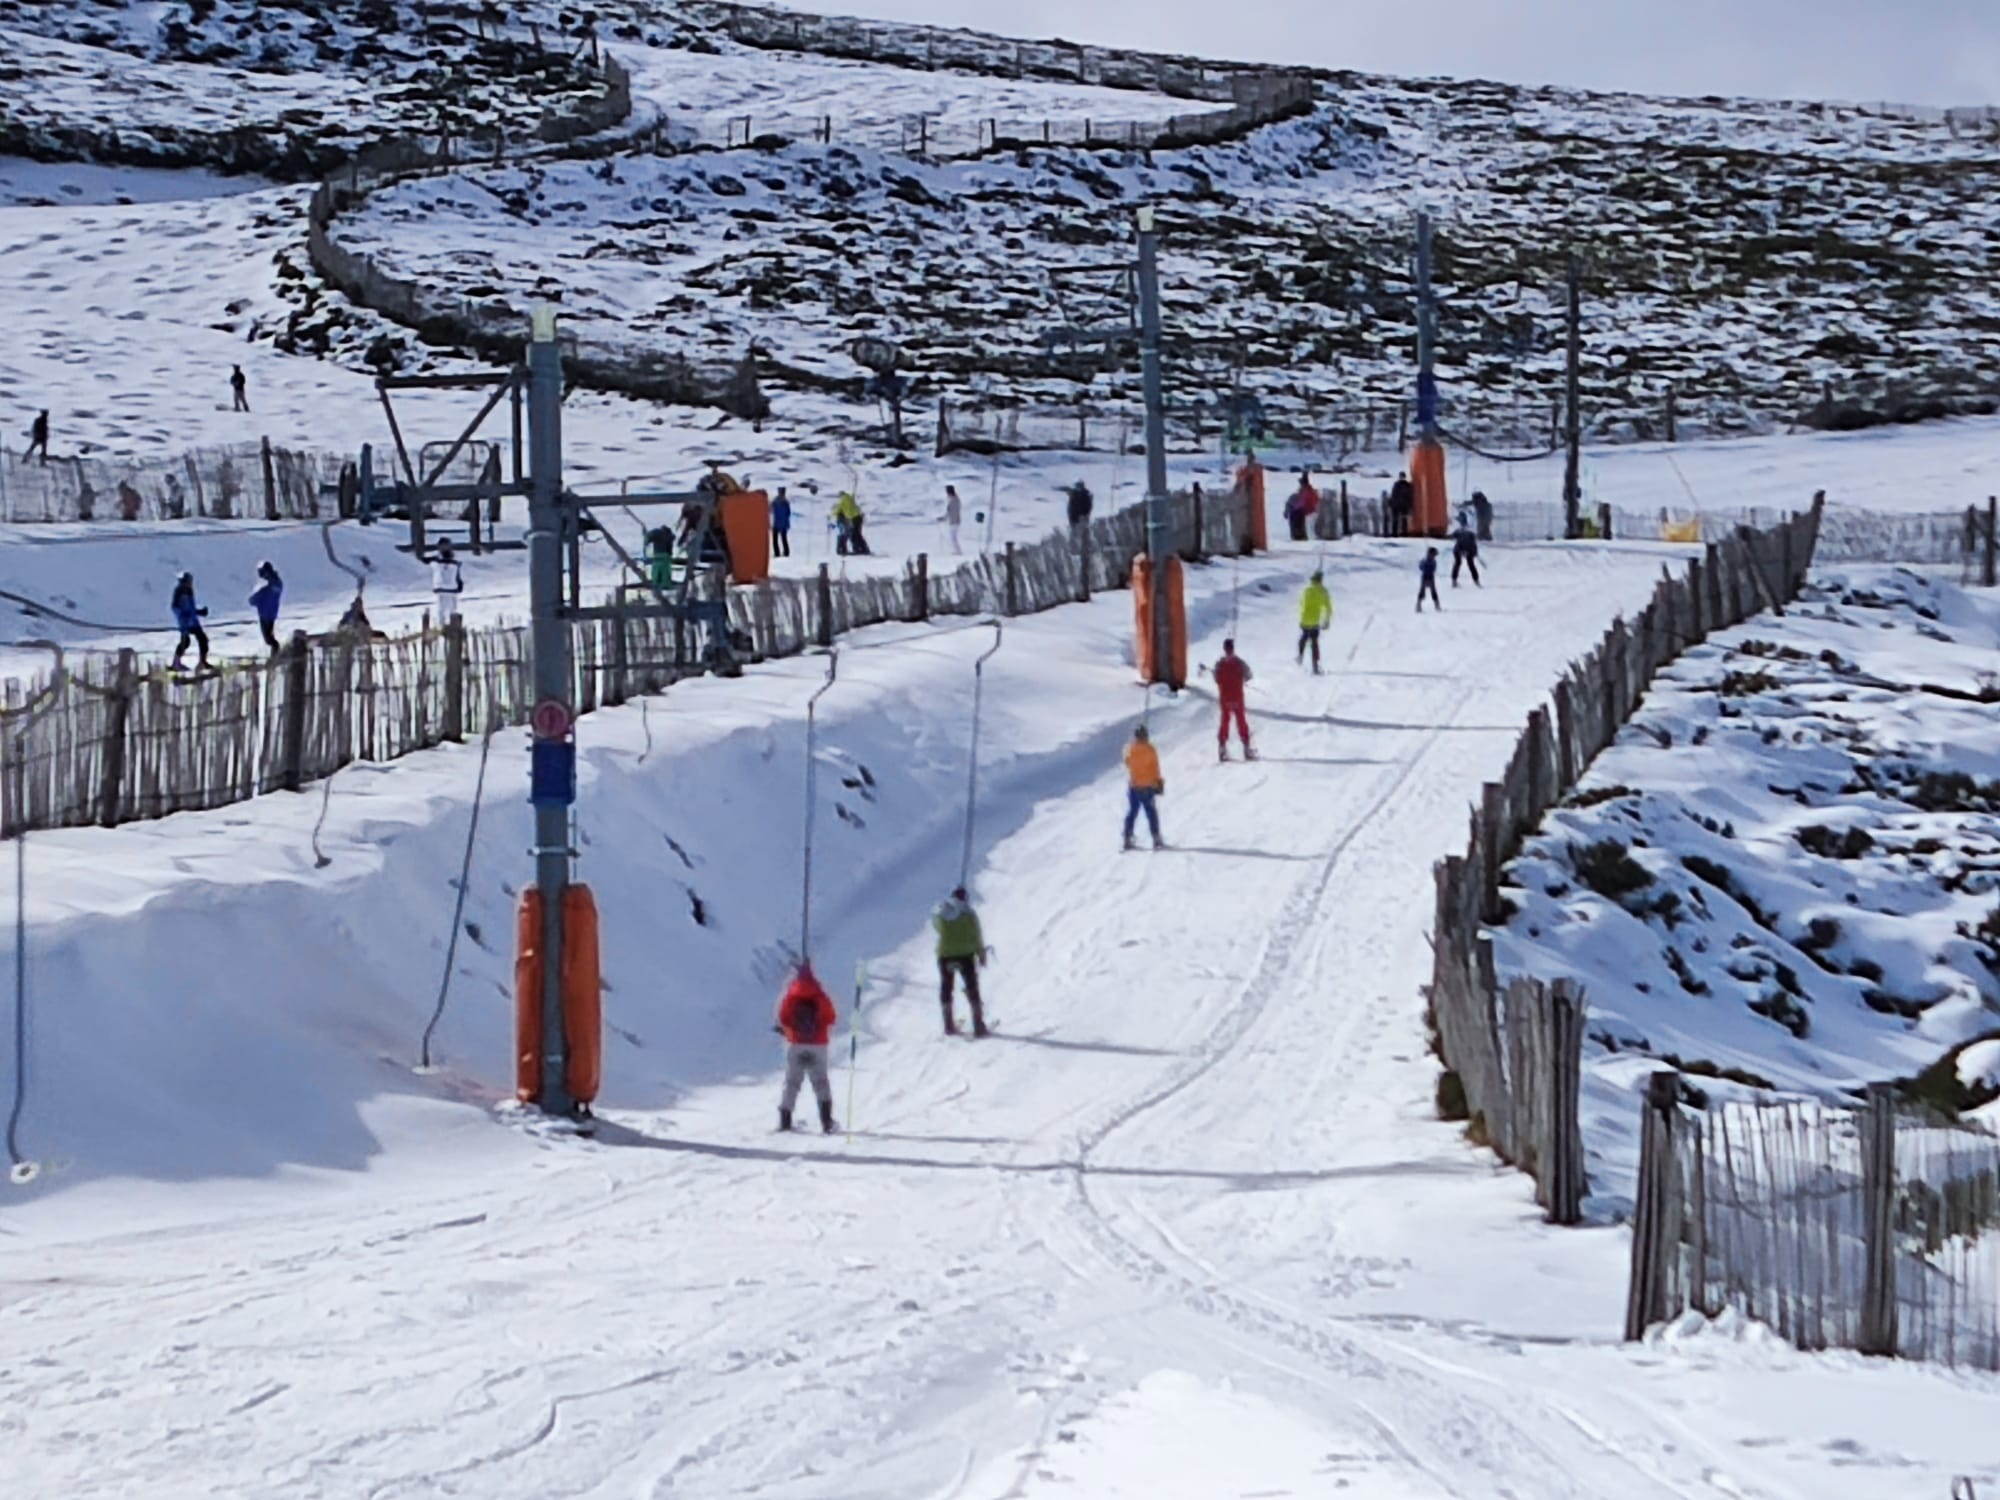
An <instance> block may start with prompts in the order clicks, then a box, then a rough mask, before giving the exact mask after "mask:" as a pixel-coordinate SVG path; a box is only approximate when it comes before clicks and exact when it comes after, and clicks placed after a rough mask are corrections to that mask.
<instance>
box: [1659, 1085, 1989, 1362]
mask: <svg viewBox="0 0 2000 1500" xmlns="http://www.w3.org/2000/svg"><path fill="white" fill-rule="evenodd" d="M1682 1101H1683V1085H1682V1081H1681V1079H1680V1078H1679V1076H1678V1075H1677V1074H1675V1073H1672V1072H1666V1071H1662V1072H1660V1073H1656V1074H1655V1075H1654V1076H1653V1078H1652V1079H1651V1080H1650V1081H1649V1086H1648V1089H1647V1096H1646V1103H1645V1106H1644V1109H1645V1114H1644V1116H1643V1128H1642V1131H1641V1136H1640V1164H1639V1188H1638V1213H1637V1216H1636V1220H1635V1224H1634V1233H1633V1238H1632V1262H1631V1280H1630V1285H1629V1293H1628V1297H1627V1303H1626V1317H1625V1336H1626V1337H1627V1338H1628V1339H1638V1338H1642V1337H1644V1335H1645V1333H1646V1331H1647V1330H1648V1329H1649V1328H1652V1327H1654V1326H1656V1325H1658V1324H1660V1323H1664V1322H1667V1321H1670V1320H1672V1319H1674V1318H1676V1317H1679V1316H1680V1315H1681V1314H1682V1313H1684V1312H1686V1311H1688V1310H1689V1309H1693V1310H1695V1311H1698V1312H1700V1313H1702V1314H1704V1315H1705V1316H1711V1317H1712V1316H1714V1315H1716V1314H1718V1313H1720V1312H1722V1311H1723V1310H1724V1309H1726V1308H1735V1309H1737V1310H1738V1311H1740V1312H1742V1313H1743V1314H1745V1315H1746V1316H1748V1317H1752V1318H1756V1319H1758V1320H1760V1321H1762V1322H1764V1323H1766V1324H1768V1325H1770V1326H1771V1327H1772V1328H1774V1329H1776V1330H1777V1332H1778V1333H1779V1335H1780V1336H1782V1337H1783V1338H1786V1339H1788V1340H1790V1341H1791V1342H1792V1344H1794V1345H1795V1346H1796V1347H1798V1348H1800V1349H1804V1350H1809V1351H1813V1350H1821V1349H1856V1350H1859V1351H1860V1352H1862V1353H1864V1354H1877V1355H1894V1356H1900V1357H1904V1358H1909V1359H1922V1360H1930V1361H1935V1362H1938V1363H1943V1364H1950V1365H1959V1366H1965V1367H1969V1368H1973V1369H1979V1370H2000V1235H1996V1234H1995V1233H1994V1231H1995V1230H1996V1229H2000V1136H1996V1135H1995V1134H1994V1133H1993V1132H1992V1131H1990V1130H1988V1129H1985V1128H1983V1127H1980V1126H1975V1125H1972V1124H1969V1123H1967V1122H1964V1121H1956V1120H1947V1119H1943V1118H1941V1117H1938V1116H1936V1115H1933V1114H1931V1113H1929V1112H1928V1111H1926V1110H1924V1109H1922V1108H1921V1107H1920V1106H1917V1105H1913V1104H1910V1103H1907V1102H1904V1101H1902V1100H1900V1099H1898V1097H1897V1095H1896V1091H1895V1089H1894V1088H1893V1086H1886V1085H1884V1086H1877V1087H1875V1088H1872V1089H1871V1090H1870V1091H1869V1097H1868V1100H1867V1102H1866V1104H1865V1105H1864V1106H1863V1107H1862V1108H1860V1109H1846V1108H1836V1107H1832V1106H1828V1105H1823V1104H1819V1103H1815V1102H1811V1101H1805V1100H1791V1101H1785V1102H1780V1103H1772V1104H1737V1103H1731V1104H1726V1105H1721V1106H1717V1107H1713V1108H1709V1109H1706V1110H1701V1111H1691V1110H1688V1109H1686V1108H1685V1107H1684V1105H1683V1102H1682Z"/></svg>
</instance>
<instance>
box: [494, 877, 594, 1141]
mask: <svg viewBox="0 0 2000 1500" xmlns="http://www.w3.org/2000/svg"><path fill="white" fill-rule="evenodd" d="M603 994H604V984H603V977H602V972H601V969H600V966H599V959H598V935H597V899H596V897H594V896H592V895H591V893H590V887H589V886H587V885H572V886H567V887H565V888H564V890H563V973H562V1005H563V1040H564V1041H565V1042H566V1043H567V1044H568V1047H569V1066H568V1067H567V1068H566V1069H565V1070H564V1086H565V1087H566V1088H567V1089H568V1090H569V1096H570V1097H571V1098H572V1099H575V1100H577V1101H579V1102H580V1103H583V1104H588V1103H590V1102H591V1100H593V1099H595V1098H596V1097H597V1090H598V1086H599V1085H600V1084H601V1083H602V1082H603V1078H604V1020H603ZM541 1091H542V893H541V892H540V891H539V890H537V889H536V888H535V887H533V886H530V887H528V889H527V890H525V891H523V892H521V905H520V907H519V910H518V912H517V920H516V923H515V929H514V1092H515V1094H516V1095H517V1096H518V1097H519V1098H520V1099H521V1100H522V1102H523V1103H526V1102H527V1101H529V1100H531V1099H534V1098H535V1097H536V1096H537V1095H539V1094H540V1093H541Z"/></svg>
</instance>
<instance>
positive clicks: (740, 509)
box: [716, 490, 771, 583]
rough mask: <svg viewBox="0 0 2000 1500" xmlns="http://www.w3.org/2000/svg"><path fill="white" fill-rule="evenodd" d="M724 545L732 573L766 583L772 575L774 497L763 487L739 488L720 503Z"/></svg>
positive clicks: (718, 511)
mask: <svg viewBox="0 0 2000 1500" xmlns="http://www.w3.org/2000/svg"><path fill="white" fill-rule="evenodd" d="M716 519H717V520H718V521H719V522H721V523H722V545H723V546H724V548H726V549H727V550H728V553H729V576H730V578H732V579H733V580H735V581H736V582H737V583H762V582H763V581H764V580H765V579H766V578H769V577H770V576H771V497H770V496H769V495H768V494H766V493H765V492H764V491H763V490H739V491H738V492H737V493H736V494H733V495H724V496H723V497H722V498H721V499H720V500H718V501H717V502H716Z"/></svg>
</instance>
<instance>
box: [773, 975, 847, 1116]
mask: <svg viewBox="0 0 2000 1500" xmlns="http://www.w3.org/2000/svg"><path fill="white" fill-rule="evenodd" d="M837 1014H838V1012H836V1011H835V1010H834V1008H833V997H832V996H830V995H828V994H827V992H826V988H825V986H823V985H822V984H821V983H820V982H819V980H818V979H817V978H816V977H815V976H814V974H813V971H812V965H811V964H810V963H807V962H805V961H803V960H801V961H800V963H799V967H798V972H797V973H796V974H794V975H793V976H792V982H791V983H790V984H789V985H787V986H786V987H785V995H784V998H783V999H782V1000H780V1001H779V1002H778V1024H777V1025H776V1026H775V1027H774V1028H773V1029H774V1030H776V1031H778V1032H780V1033H782V1034H783V1036H784V1038H785V1092H784V1095H783V1097H782V1098H780V1099H779V1101H778V1129H780V1130H790V1129H791V1128H792V1106H793V1105H794V1104H797V1103H798V1102H799V1085H800V1084H802V1083H804V1082H805V1080H806V1079H807V1078H808V1077H810V1078H811V1079H812V1086H813V1095H814V1097H815V1098H817V1099H818V1100H819V1123H820V1128H821V1129H822V1130H824V1131H825V1132H826V1133H827V1134H828V1135H832V1134H833V1082H832V1080H831V1079H829V1078H828V1077H827V1073H826V1048H827V1043H828V1042H829V1041H830V1040H832V1036H833V1023H834V1019H835V1017H836V1015H837Z"/></svg>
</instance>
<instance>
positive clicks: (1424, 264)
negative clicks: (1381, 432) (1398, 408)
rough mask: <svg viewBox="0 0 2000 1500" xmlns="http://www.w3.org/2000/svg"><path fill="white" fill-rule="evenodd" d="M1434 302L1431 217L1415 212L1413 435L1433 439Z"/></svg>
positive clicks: (1435, 311) (1435, 395)
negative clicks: (1415, 275) (1415, 287)
mask: <svg viewBox="0 0 2000 1500" xmlns="http://www.w3.org/2000/svg"><path fill="white" fill-rule="evenodd" d="M1436 361H1437V304H1436V300H1435V298H1434V297H1433V294H1432V292H1431V216H1430V215H1429V214H1427V213H1422V212H1419V213H1418V215H1417V435H1418V436H1419V437H1422V438H1428V439H1430V440H1431V441H1433V442H1435V441H1436V440H1437V435H1438V420H1437V368H1436Z"/></svg>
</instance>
